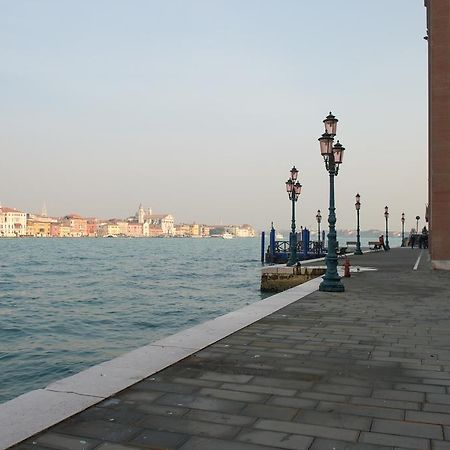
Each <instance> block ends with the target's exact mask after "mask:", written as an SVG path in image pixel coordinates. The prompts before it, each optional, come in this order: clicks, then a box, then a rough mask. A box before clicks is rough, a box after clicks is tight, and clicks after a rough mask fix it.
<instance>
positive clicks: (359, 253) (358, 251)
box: [353, 248, 363, 255]
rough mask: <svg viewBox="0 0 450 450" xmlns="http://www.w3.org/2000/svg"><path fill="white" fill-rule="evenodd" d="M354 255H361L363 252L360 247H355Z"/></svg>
mask: <svg viewBox="0 0 450 450" xmlns="http://www.w3.org/2000/svg"><path fill="white" fill-rule="evenodd" d="M353 254H354V255H362V254H363V252H362V251H361V249H360V248H357V249H356V250H355V251H354V253H353Z"/></svg>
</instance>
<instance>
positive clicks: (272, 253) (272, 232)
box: [269, 222, 275, 262]
mask: <svg viewBox="0 0 450 450" xmlns="http://www.w3.org/2000/svg"><path fill="white" fill-rule="evenodd" d="M269 248H270V258H271V262H274V261H275V228H274V227H273V222H272V228H271V229H270V236H269Z"/></svg>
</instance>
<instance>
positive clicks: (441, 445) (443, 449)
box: [431, 441, 450, 450]
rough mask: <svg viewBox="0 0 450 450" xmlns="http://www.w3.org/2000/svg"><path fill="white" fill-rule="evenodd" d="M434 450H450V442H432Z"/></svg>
mask: <svg viewBox="0 0 450 450" xmlns="http://www.w3.org/2000/svg"><path fill="white" fill-rule="evenodd" d="M431 448H432V450H450V442H448V441H431Z"/></svg>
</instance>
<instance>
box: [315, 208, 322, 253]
mask: <svg viewBox="0 0 450 450" xmlns="http://www.w3.org/2000/svg"><path fill="white" fill-rule="evenodd" d="M316 220H317V243H318V247H319V253H320V249H321V243H320V222H322V214H320V209H318V210H317V214H316Z"/></svg>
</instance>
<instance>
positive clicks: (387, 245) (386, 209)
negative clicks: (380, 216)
mask: <svg viewBox="0 0 450 450" xmlns="http://www.w3.org/2000/svg"><path fill="white" fill-rule="evenodd" d="M384 218H385V220H386V240H385V243H386V245H385V247H386V250H390V249H391V247H389V230H388V219H389V208H388V207H387V206H385V207H384Z"/></svg>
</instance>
